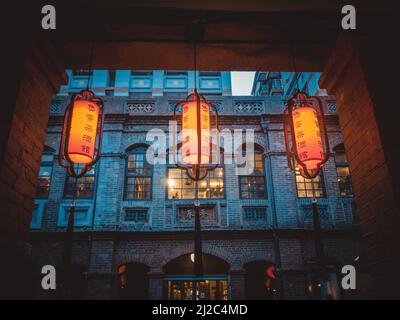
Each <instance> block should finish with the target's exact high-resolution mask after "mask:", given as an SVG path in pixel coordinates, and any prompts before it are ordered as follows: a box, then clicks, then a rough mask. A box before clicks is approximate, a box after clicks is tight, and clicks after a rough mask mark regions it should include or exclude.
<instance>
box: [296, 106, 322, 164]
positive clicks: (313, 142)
mask: <svg viewBox="0 0 400 320" xmlns="http://www.w3.org/2000/svg"><path fill="white" fill-rule="evenodd" d="M292 114H293V131H294V138H295V141H294V144H295V146H296V148H297V156H298V158H299V159H300V161H301V162H302V163H303V164H304V165H305V166H306V168H307V171H309V172H313V171H316V170H317V169H318V165H319V164H320V163H322V162H323V161H324V150H323V147H322V138H321V132H320V128H319V123H318V114H317V111H315V110H314V109H313V108H311V107H308V106H305V107H300V108H297V109H295V110H293V113H292ZM299 169H300V171H301V170H302V168H301V167H299Z"/></svg>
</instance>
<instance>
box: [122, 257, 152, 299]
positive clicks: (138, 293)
mask: <svg viewBox="0 0 400 320" xmlns="http://www.w3.org/2000/svg"><path fill="white" fill-rule="evenodd" d="M148 271H149V267H148V266H146V265H144V264H142V263H127V264H123V265H121V266H119V267H118V274H119V284H118V298H119V299H133V300H135V299H137V300H146V299H148V297H149V278H148V275H147V273H148Z"/></svg>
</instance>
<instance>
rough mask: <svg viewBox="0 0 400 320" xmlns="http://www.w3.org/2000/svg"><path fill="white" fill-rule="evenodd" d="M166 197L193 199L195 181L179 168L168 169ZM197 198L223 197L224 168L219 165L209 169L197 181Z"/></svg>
mask: <svg viewBox="0 0 400 320" xmlns="http://www.w3.org/2000/svg"><path fill="white" fill-rule="evenodd" d="M167 183H168V199H194V197H195V190H194V189H195V188H194V187H195V183H194V181H192V180H191V179H190V178H189V177H188V176H187V174H186V172H185V171H184V170H181V169H179V168H169V169H168V179H167ZM198 187H199V198H210V199H211V198H223V197H224V169H223V168H221V167H219V168H216V169H214V170H212V171H209V172H208V174H207V176H206V177H205V178H204V179H203V180H200V181H199V182H198Z"/></svg>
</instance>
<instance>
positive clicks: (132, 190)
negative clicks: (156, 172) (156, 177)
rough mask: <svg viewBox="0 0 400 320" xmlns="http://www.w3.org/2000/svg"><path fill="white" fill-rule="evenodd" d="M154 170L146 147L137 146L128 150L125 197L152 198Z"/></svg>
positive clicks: (134, 198) (129, 198)
mask: <svg viewBox="0 0 400 320" xmlns="http://www.w3.org/2000/svg"><path fill="white" fill-rule="evenodd" d="M152 171H153V167H152V165H151V164H150V163H148V162H147V160H146V147H137V148H135V149H133V150H131V151H129V152H128V159H127V161H126V180H125V199H127V200H139V199H148V200H149V199H151V187H152Z"/></svg>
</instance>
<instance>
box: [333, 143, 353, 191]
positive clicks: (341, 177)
mask: <svg viewBox="0 0 400 320" xmlns="http://www.w3.org/2000/svg"><path fill="white" fill-rule="evenodd" d="M333 151H334V152H335V164H336V174H337V179H338V184H339V192H340V195H341V196H342V197H347V196H352V195H353V186H352V182H351V175H350V167H349V164H348V162H347V158H346V151H345V149H344V145H343V143H342V144H340V145H338V146H336V147H335V148H333Z"/></svg>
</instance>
